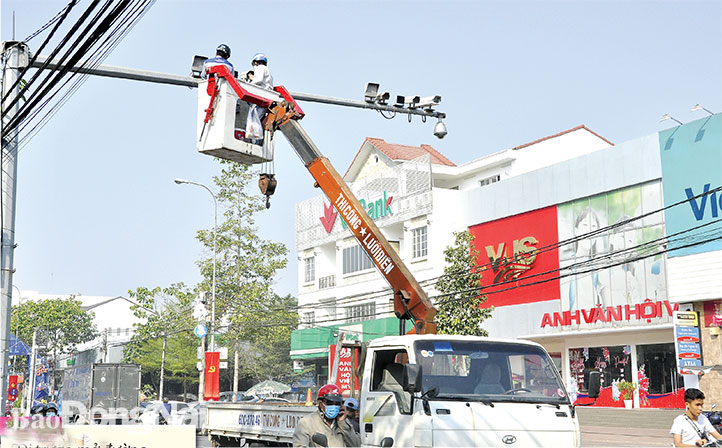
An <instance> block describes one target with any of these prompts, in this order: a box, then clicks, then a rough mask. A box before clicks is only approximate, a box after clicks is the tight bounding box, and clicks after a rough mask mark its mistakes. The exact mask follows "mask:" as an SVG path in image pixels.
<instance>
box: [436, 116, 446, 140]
mask: <svg viewBox="0 0 722 448" xmlns="http://www.w3.org/2000/svg"><path fill="white" fill-rule="evenodd" d="M446 134H448V131H447V130H446V125H445V124H444V122H443V121H441V118H439V121H438V122H437V123H436V125H435V126H434V135H435V136H436V137H437V138H439V139H442V138H444V137H446Z"/></svg>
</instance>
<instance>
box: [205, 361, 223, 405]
mask: <svg viewBox="0 0 722 448" xmlns="http://www.w3.org/2000/svg"><path fill="white" fill-rule="evenodd" d="M220 363H221V353H220V352H206V376H205V389H204V390H203V398H204V399H205V400H213V401H218V395H219V392H220V391H219V387H220V385H219V380H220Z"/></svg>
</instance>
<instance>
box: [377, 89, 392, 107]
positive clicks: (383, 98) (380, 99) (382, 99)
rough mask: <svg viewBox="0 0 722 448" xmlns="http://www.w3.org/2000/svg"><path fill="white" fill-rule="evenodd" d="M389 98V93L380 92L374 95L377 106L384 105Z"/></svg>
mask: <svg viewBox="0 0 722 448" xmlns="http://www.w3.org/2000/svg"><path fill="white" fill-rule="evenodd" d="M389 98H391V94H390V93H389V92H382V93H379V94H378V95H376V101H377V102H378V103H379V104H386V102H387V101H388V100H389Z"/></svg>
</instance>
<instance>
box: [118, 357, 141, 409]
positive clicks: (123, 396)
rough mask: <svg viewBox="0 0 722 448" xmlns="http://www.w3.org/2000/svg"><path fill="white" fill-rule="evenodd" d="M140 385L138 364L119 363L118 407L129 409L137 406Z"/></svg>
mask: <svg viewBox="0 0 722 448" xmlns="http://www.w3.org/2000/svg"><path fill="white" fill-rule="evenodd" d="M139 387H140V368H139V367H138V366H137V365H119V366H118V395H117V397H118V399H117V401H116V407H118V408H123V409H127V410H131V409H133V408H135V407H137V406H138V389H139Z"/></svg>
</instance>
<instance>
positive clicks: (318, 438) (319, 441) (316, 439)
mask: <svg viewBox="0 0 722 448" xmlns="http://www.w3.org/2000/svg"><path fill="white" fill-rule="evenodd" d="M311 441H312V442H313V443H315V444H316V445H318V446H324V447H327V446H328V439H327V438H326V436H325V435H323V434H321V433H320V432H317V433H315V434H314V435H312V436H311Z"/></svg>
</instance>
